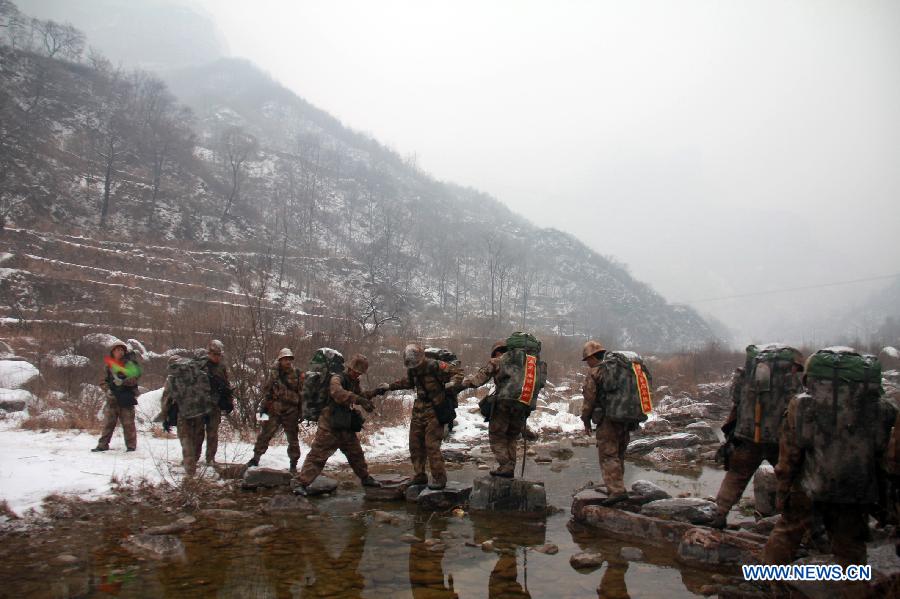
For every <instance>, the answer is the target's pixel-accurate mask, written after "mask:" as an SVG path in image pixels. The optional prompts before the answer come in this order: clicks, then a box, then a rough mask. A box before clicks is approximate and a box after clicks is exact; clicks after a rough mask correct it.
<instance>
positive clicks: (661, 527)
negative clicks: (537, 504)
mask: <svg viewBox="0 0 900 599" xmlns="http://www.w3.org/2000/svg"><path fill="white" fill-rule="evenodd" d="M663 501H666V500H663ZM572 515H573V516H574V517H575V520H576V521H578V522H581V523H582V524H585V525H587V526H590V527H592V528H595V529H597V530H598V531H600V532H602V533H605V534H606V535H608V536H610V537H614V538H619V539H627V540H640V541H641V542H642V543H649V544H653V545H670V544H673V543H679V542H681V539H682V537H683V536H684V533H685V532H687V531H688V530H690V529H691V528H694V526H693V525H692V524H688V523H686V522H678V521H676V520H663V519H661V518H652V517H650V516H645V515H643V514H636V513H632V512H626V511H624V510H620V509H616V508H609V507H604V506H602V505H595V504H588V505H585V506H584V507H583V508H581V509H580V510H579V511H577V512H576V511H574V510H573V512H572Z"/></svg>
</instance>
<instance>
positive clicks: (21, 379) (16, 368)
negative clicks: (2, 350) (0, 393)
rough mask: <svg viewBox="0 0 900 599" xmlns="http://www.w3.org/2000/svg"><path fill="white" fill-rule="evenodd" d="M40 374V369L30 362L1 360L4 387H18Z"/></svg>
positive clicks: (1, 379)
mask: <svg viewBox="0 0 900 599" xmlns="http://www.w3.org/2000/svg"><path fill="white" fill-rule="evenodd" d="M40 374H41V373H40V371H39V370H38V369H37V368H35V367H34V366H32V365H31V364H29V363H28V362H25V361H21V360H0V387H2V388H4V389H18V388H19V387H21V386H22V385H24V384H26V383H27V382H29V381H30V380H32V379H33V378H35V377H37V376H39V375H40Z"/></svg>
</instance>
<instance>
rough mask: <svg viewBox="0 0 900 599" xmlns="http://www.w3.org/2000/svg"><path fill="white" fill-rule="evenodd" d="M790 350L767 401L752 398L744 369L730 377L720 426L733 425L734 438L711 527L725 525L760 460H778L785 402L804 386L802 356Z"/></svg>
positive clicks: (729, 426) (775, 462)
mask: <svg viewBox="0 0 900 599" xmlns="http://www.w3.org/2000/svg"><path fill="white" fill-rule="evenodd" d="M793 353H794V358H793V360H794V361H793V363H792V364H791V370H790V373H789V374H787V375H786V376H785V379H784V380H775V381H774V382H773V386H774V388H775V389H774V393H767V394H766V395H767V397H766V401H761V402H759V403H758V404H757V402H755V401H753V395H752V394H751V388H750V385H749V383H748V381H747V374H746V372H745V369H743V368H738V369H737V370H736V371H735V373H734V376H733V377H732V381H731V398H732V400H733V402H734V406H733V407H732V409H731V413H730V414H729V416H728V418H727V419H726V421H725V423H724V424H723V425H722V429H723V430H731V429H733V431H734V432H733V433H731V434H730V436H731V437H733V438H730V439H729V440H728V441H727V443H728V444H730V449H727V454H728V458H727V463H726V469H727V472H726V473H725V478H723V479H722V484H721V485H720V486H719V492H718V494H717V495H716V515H715V517H714V519H713V521H712V522H711V523H710V526H712V527H713V528H725V524H726V519H727V517H728V512H729V511H731V508H732V507H734V504H736V503H737V502H738V501H739V500H740V498H741V495H743V493H744V489H746V488H747V484H749V482H750V480H751V479H752V478H753V474H754V473H755V472H756V470H757V468H759V466H760V464H762V462H763V460H766V461H767V462H769V463H770V464H772V465H775V464H777V463H778V431H779V430H780V428H781V420H782V417H783V415H784V409H785V406H786V405H787V401H788V400H790V398H791V397H792V396H793V395H794V394H795V393H799V392H800V391H802V390H803V386H802V383H801V377H802V372H803V357H802V356H801V355H800V353H799V352H797V351H796V350H794V352H793ZM742 399H743V400H744V401H741V400H742ZM756 406H759V409H760V413H759V414H758V418H759V421H760V426H759V427H757V426H756V424H755V420H756V418H757V414H756V413H755V412H754V409H755V408H756ZM757 439H758V440H757Z"/></svg>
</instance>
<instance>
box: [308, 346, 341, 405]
mask: <svg viewBox="0 0 900 599" xmlns="http://www.w3.org/2000/svg"><path fill="white" fill-rule="evenodd" d="M342 372H344V356H343V354H341V352H339V351H337V350H336V349H331V348H330V347H323V348H321V349H317V350H316V351H315V353H314V354H313V355H312V358H310V360H309V367H308V369H307V371H306V378H305V380H304V381H303V391H301V393H300V396H301V402H302V403H303V419H304V420H306V421H308V422H317V421H318V420H319V415H320V414H321V413H322V409H323V408H324V407H325V406H326V405H328V400H329V399H330V397H329V393H328V385H329V383H330V382H331V375H333V374H341V373H342Z"/></svg>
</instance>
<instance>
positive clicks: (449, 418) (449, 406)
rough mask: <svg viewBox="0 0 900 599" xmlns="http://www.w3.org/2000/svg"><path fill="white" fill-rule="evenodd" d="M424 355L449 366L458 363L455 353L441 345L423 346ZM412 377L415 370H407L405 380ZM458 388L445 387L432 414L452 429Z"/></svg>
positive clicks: (457, 364)
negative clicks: (442, 395) (441, 398)
mask: <svg viewBox="0 0 900 599" xmlns="http://www.w3.org/2000/svg"><path fill="white" fill-rule="evenodd" d="M425 357H426V358H428V359H431V360H435V361H436V362H444V363H445V364H449V365H451V366H459V365H460V361H459V358H457V357H456V354H454V353H453V352H452V351H450V350H449V349H444V348H441V347H428V348H425ZM414 379H415V372H414V371H413V370H409V371H408V372H407V380H409V381H413V380H414ZM460 390H461V389H447V388H446V387H445V388H444V400H443V401H442V402H440V403H438V404H437V405H435V406H434V415H435V416H436V417H437V420H438V423H439V424H446V425H449V426H450V429H451V430H452V429H453V421H454V420H456V408H458V407H459V399H458V398H457V396H458V395H459V392H460Z"/></svg>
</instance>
